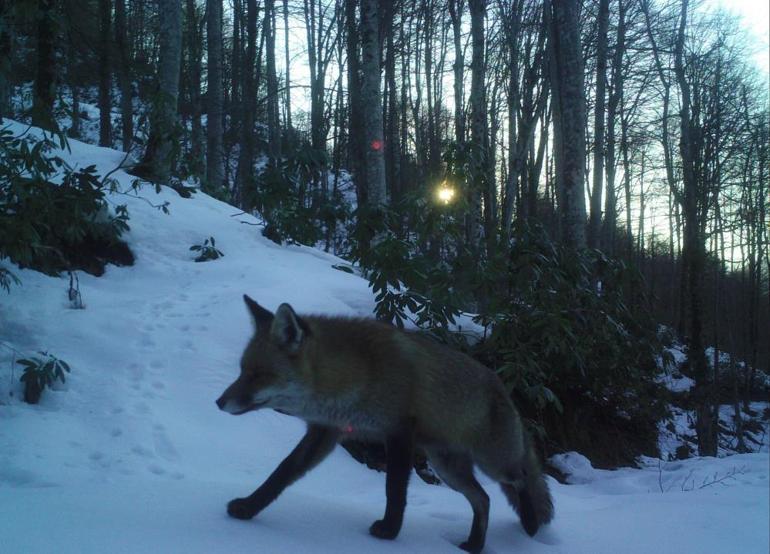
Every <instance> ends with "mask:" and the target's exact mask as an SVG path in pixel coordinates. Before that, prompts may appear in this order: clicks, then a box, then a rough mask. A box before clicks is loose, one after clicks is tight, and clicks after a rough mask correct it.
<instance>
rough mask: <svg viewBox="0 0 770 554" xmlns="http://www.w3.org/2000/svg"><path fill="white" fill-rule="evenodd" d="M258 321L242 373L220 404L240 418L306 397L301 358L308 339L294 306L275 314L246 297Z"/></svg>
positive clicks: (245, 351)
mask: <svg viewBox="0 0 770 554" xmlns="http://www.w3.org/2000/svg"><path fill="white" fill-rule="evenodd" d="M243 299H244V301H245V302H246V306H247V308H248V309H249V312H251V316H252V318H253V320H254V336H253V337H252V338H251V340H250V341H249V343H248V345H246V349H245V350H244V352H243V355H242V356H241V373H240V375H239V376H238V378H237V379H236V380H235V382H234V383H233V384H232V385H230V386H229V387H227V389H225V392H223V393H222V396H220V397H219V399H218V400H217V406H219V409H220V410H224V411H225V412H228V413H231V414H233V415H240V414H244V413H246V412H250V411H252V410H258V409H260V408H277V409H280V408H281V407H283V406H293V405H296V403H297V400H298V397H301V396H303V391H302V386H301V384H300V382H299V380H298V372H299V363H298V357H299V355H300V350H301V347H302V345H303V341H304V340H305V338H306V336H307V335H308V329H307V326H306V325H305V323H304V322H303V321H302V320H300V318H299V317H298V316H297V314H296V313H294V310H293V309H292V307H291V306H289V305H288V304H281V305H280V306H279V307H278V310H277V311H276V312H275V314H272V313H271V312H270V311H268V310H266V309H265V308H263V307H262V306H260V305H259V304H257V303H256V302H255V301H254V300H252V299H251V298H249V297H248V296H246V295H244V296H243Z"/></svg>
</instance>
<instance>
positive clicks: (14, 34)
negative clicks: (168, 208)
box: [0, 0, 770, 467]
mask: <svg viewBox="0 0 770 554" xmlns="http://www.w3.org/2000/svg"><path fill="white" fill-rule="evenodd" d="M757 48H765V49H766V45H765V46H761V45H759V46H757V42H756V41H755V38H754V37H752V36H751V35H750V34H749V33H748V31H747V30H746V29H745V27H744V26H743V24H742V23H741V21H740V19H739V18H738V17H736V16H734V15H732V14H730V13H729V12H726V11H723V10H721V9H716V8H714V7H713V6H711V5H710V4H708V3H706V2H697V1H691V0H582V1H580V0H543V1H540V0H467V1H466V0H414V1H411V2H407V1H406V0H392V1H388V2H379V1H377V0H302V1H300V0H283V1H275V0H226V1H223V0H206V1H202V0H184V1H182V0H129V1H126V0H87V1H81V0H77V1H76V0H0V121H2V120H4V119H11V120H15V121H19V122H23V123H26V124H29V125H33V126H35V127H40V128H43V129H46V130H48V131H50V134H49V135H48V137H49V138H47V139H45V140H42V141H40V142H35V141H32V142H30V143H28V144H27V143H24V140H22V141H21V142H19V139H18V138H16V137H13V136H11V134H9V133H6V132H5V131H0V166H2V175H0V178H1V179H0V262H2V261H3V260H5V259H7V260H10V262H12V263H13V264H16V265H17V266H19V267H22V268H24V267H32V268H35V269H39V270H41V271H44V272H46V273H50V274H59V273H61V272H66V273H68V274H69V275H70V281H71V282H72V276H73V275H76V274H77V272H78V271H86V272H89V271H90V272H92V273H93V272H96V273H98V272H99V271H103V268H102V269H99V268H98V267H97V268H96V269H94V268H93V263H92V262H89V261H88V260H85V259H84V258H86V257H88V256H87V255H86V254H83V250H84V249H85V250H88V249H89V248H90V249H91V250H97V251H99V252H101V250H103V249H104V245H103V244H102V242H105V241H106V242H107V243H109V244H113V243H114V242H115V241H116V240H117V239H118V237H120V235H121V234H122V233H124V232H125V231H126V230H127V228H128V227H129V226H130V225H131V214H130V213H129V212H126V211H125V209H123V210H120V209H118V210H117V212H116V213H115V214H113V215H112V216H110V218H109V221H108V224H107V225H106V228H105V226H100V225H99V224H98V223H99V222H98V221H97V220H96V219H95V218H93V217H91V216H92V214H93V213H95V212H97V211H98V210H99V209H100V207H101V206H102V202H101V195H102V194H103V193H104V192H103V191H105V190H106V189H107V188H109V179H108V177H109V176H108V175H107V176H105V175H97V174H95V173H94V171H93V170H91V171H90V172H89V171H88V168H86V169H85V170H79V171H77V172H75V171H73V172H70V173H68V179H69V180H68V181H67V183H68V184H69V185H70V186H69V189H70V192H67V191H66V190H65V191H64V192H61V193H56V192H54V191H52V189H51V188H50V187H49V186H48V185H47V181H48V178H47V176H50V174H51V172H53V171H54V170H55V168H58V167H59V165H57V161H56V159H54V158H51V157H50V156H48V155H47V151H48V148H49V147H50V145H51V144H52V143H58V142H61V143H62V144H65V143H66V141H67V140H68V139H77V140H82V141H86V142H94V143H98V145H99V146H104V147H109V148H114V149H118V150H121V151H123V152H124V153H125V157H124V159H123V161H122V163H121V166H120V167H121V168H122V169H126V170H127V171H128V172H129V173H131V174H132V175H134V176H135V177H136V179H137V183H138V182H150V183H152V184H154V185H155V186H157V187H158V190H160V187H161V186H168V187H171V188H173V189H174V190H176V191H177V193H178V194H179V195H180V196H182V197H187V196H190V195H195V194H198V191H200V192H202V193H205V194H207V195H210V196H213V197H214V198H217V199H219V200H222V201H224V202H227V203H229V204H231V205H233V206H235V207H237V208H238V209H239V210H241V211H242V212H243V213H247V214H253V215H256V216H257V217H258V219H259V220H260V221H261V223H260V226H259V228H257V227H255V228H254V233H258V232H260V230H261V233H262V234H263V235H264V236H265V237H268V238H269V239H271V240H273V241H275V242H276V243H279V244H302V245H309V246H315V247H318V248H321V249H323V250H325V251H326V252H329V253H332V254H334V255H337V256H339V257H341V258H344V259H345V260H346V261H347V263H346V264H342V265H340V266H339V269H340V270H342V271H347V272H357V273H360V274H361V275H363V276H364V277H365V278H366V279H367V280H368V281H369V285H370V287H371V289H372V291H373V292H374V294H375V295H376V308H375V313H374V315H375V316H376V317H377V318H379V319H382V320H385V321H389V322H392V323H393V324H395V325H399V326H405V325H406V326H410V327H419V328H422V329H423V330H425V331H426V332H430V333H432V334H433V335H435V336H436V337H437V338H438V339H439V340H442V341H445V342H448V343H450V344H452V345H453V346H454V347H456V348H460V349H464V350H466V351H468V352H471V353H472V354H473V355H474V356H475V357H477V358H478V359H480V360H482V361H483V362H484V363H485V364H486V365H487V366H489V367H490V368H492V369H494V370H495V371H497V372H498V374H499V375H500V376H501V377H502V378H503V380H504V382H505V384H506V385H507V386H508V387H509V391H510V393H511V394H512V395H513V397H514V399H515V400H516V403H517V405H520V406H521V409H522V411H523V412H524V414H525V415H526V418H527V423H528V425H529V426H530V428H531V429H532V430H533V432H534V433H535V434H536V436H538V438H539V442H540V443H541V444H542V445H543V449H544V450H545V452H547V453H553V452H561V451H564V450H565V449H569V450H579V451H581V452H584V453H586V454H587V455H588V454H589V453H590V455H589V457H590V458H591V459H592V461H594V462H595V463H596V464H598V465H599V466H601V467H614V466H617V465H621V464H631V463H633V461H634V460H635V459H636V457H637V456H639V455H640V454H647V455H656V454H657V453H658V451H657V438H658V428H657V427H656V425H657V422H658V421H660V420H661V418H662V417H663V414H664V412H665V410H666V409H667V407H666V406H667V403H668V402H671V398H670V396H671V393H670V391H667V390H665V387H663V385H662V384H661V382H660V379H659V377H660V375H661V373H666V372H668V373H671V372H673V373H675V374H677V375H684V376H687V377H689V378H691V379H692V380H693V382H694V386H693V387H692V389H691V390H689V391H687V392H686V394H684V395H680V397H679V398H678V399H677V402H679V403H680V405H681V406H683V407H685V408H686V409H687V410H690V411H691V413H692V414H693V424H694V431H695V440H694V441H693V442H692V444H689V445H685V447H684V449H683V450H682V451H681V452H678V455H681V456H682V457H688V456H690V455H694V454H698V455H701V456H715V455H716V454H717V452H718V449H719V447H720V444H721V442H720V441H723V440H725V437H726V436H728V435H729V440H730V441H731V442H732V443H734V444H733V447H734V449H735V450H737V451H750V450H752V449H753V448H752V444H750V443H747V442H745V440H744V434H743V430H742V427H741V425H742V420H743V419H744V418H750V417H751V413H752V412H751V409H750V404H751V402H752V401H754V400H762V399H766V394H767V387H768V380H767V372H768V370H769V369H770V340H768V339H770V335H769V333H768V329H770V279H769V278H768V277H769V276H770V249H769V248H768V246H769V245H768V238H769V237H768V233H769V232H770V227H768V219H767V212H768V207H770V178H769V176H768V172H769V171H770V103H769V100H770V98H769V97H768V68H767V67H759V66H758V65H757V63H756V62H755V61H754V58H753V53H754V52H755V51H756V50H757ZM0 128H2V124H0ZM22 143H24V144H23V146H20V145H21V144H22ZM143 194H145V195H146V197H147V199H148V201H150V202H154V200H153V196H152V194H150V193H146V192H145V193H143ZM161 207H162V206H161ZM158 239H159V240H162V239H163V238H162V237H159V238H158ZM213 240H214V237H212V242H211V244H210V246H211V249H213V250H216V248H214V242H213ZM202 248H203V249H206V248H208V246H204V247H202ZM209 252H211V250H210V251H209ZM112 255H113V256H117V257H118V259H119V260H123V262H125V263H130V261H131V259H132V258H133V257H132V255H131V253H130V252H128V253H126V252H124V251H122V250H120V249H118V251H117V253H113V254H112ZM99 256H102V254H98V255H97V257H99ZM105 256H106V255H105ZM102 257H104V256H102ZM106 257H109V256H106ZM215 257H216V256H215ZM96 265H97V266H98V264H96ZM13 271H14V270H13V267H10V268H8V267H4V266H2V265H0V284H2V285H3V287H4V288H6V289H8V290H9V291H10V292H9V294H10V295H11V297H12V296H13V294H14V289H15V287H16V286H18V283H17V281H18V279H17V278H16V277H15V276H14V273H13ZM265 271H269V268H266V269H265ZM22 280H23V279H22ZM463 314H473V316H474V325H472V326H470V327H469V325H465V326H464V327H463V326H462V325H460V324H459V323H458V322H459V321H460V318H461V316H462V315H463ZM473 329H480V331H474V330H473ZM673 345H678V348H680V350H681V352H683V353H684V356H683V357H682V358H681V359H674V357H672V356H671V348H672V346H673ZM720 405H730V406H731V409H732V411H733V413H732V415H733V418H734V425H735V428H734V429H733V430H731V431H728V430H726V429H724V427H723V426H722V425H720V423H719V407H720ZM619 414H620V415H619ZM351 449H352V450H355V447H351ZM359 455H361V454H360V452H359ZM363 456H364V457H366V455H365V454H364V455H363Z"/></svg>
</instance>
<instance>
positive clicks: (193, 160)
mask: <svg viewBox="0 0 770 554" xmlns="http://www.w3.org/2000/svg"><path fill="white" fill-rule="evenodd" d="M199 25H200V18H199V17H198V8H197V5H196V1H195V0H187V48H188V52H187V54H188V57H187V71H188V77H189V81H188V84H189V94H188V96H189V100H190V119H191V120H192V122H191V125H190V128H191V135H190V142H191V144H190V169H191V172H192V174H193V175H196V176H198V177H199V178H200V177H202V174H203V171H204V161H203V127H202V125H201V64H202V58H203V44H202V40H203V37H202V36H201V33H200V30H199V29H200V27H199Z"/></svg>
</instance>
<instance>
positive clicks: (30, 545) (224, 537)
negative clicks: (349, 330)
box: [0, 141, 768, 554]
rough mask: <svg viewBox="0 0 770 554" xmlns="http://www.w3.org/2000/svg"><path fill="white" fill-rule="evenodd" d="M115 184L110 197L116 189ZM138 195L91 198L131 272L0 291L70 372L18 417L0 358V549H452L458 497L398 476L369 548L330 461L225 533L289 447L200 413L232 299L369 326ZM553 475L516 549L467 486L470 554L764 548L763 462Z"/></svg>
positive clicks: (349, 296)
mask: <svg viewBox="0 0 770 554" xmlns="http://www.w3.org/2000/svg"><path fill="white" fill-rule="evenodd" d="M65 157H66V158H67V159H68V160H69V161H70V163H72V164H75V165H77V164H79V165H82V166H85V165H90V164H91V163H96V164H97V167H98V168H99V171H100V172H101V173H105V172H106V171H109V170H111V169H113V168H114V167H115V166H116V165H117V164H118V163H119V162H120V160H121V159H122V155H121V154H120V153H119V152H115V151H112V150H108V149H102V148H97V147H93V146H89V145H85V144H81V143H78V142H75V141H72V152H71V153H66V154H65ZM115 177H116V179H117V180H118V181H119V182H120V184H121V185H122V186H123V187H125V189H126V190H127V189H128V187H129V184H130V181H131V178H130V177H129V176H128V175H126V174H125V173H123V172H121V171H118V172H117V173H116V174H115ZM142 195H143V196H144V197H145V198H146V199H149V200H150V201H151V202H153V203H156V204H157V203H160V202H163V201H168V202H169V203H170V205H169V209H170V212H171V213H170V215H164V214H162V213H160V212H159V211H157V210H155V209H153V208H152V207H150V206H149V205H148V203H147V202H146V201H145V200H142V199H138V198H133V197H131V196H126V195H114V196H113V197H112V198H111V200H112V201H114V203H116V204H122V203H127V204H128V208H129V213H130V216H131V219H130V221H129V224H130V226H131V232H130V233H129V235H128V236H127V241H128V242H129V244H130V246H131V248H132V250H133V251H134V253H135V255H136V258H137V261H136V264H135V265H134V266H133V267H127V268H116V267H112V266H111V267H108V269H107V272H106V274H105V275H104V276H103V277H101V278H94V277H91V276H89V275H85V274H83V275H81V276H80V286H81V292H82V296H83V301H84V302H85V304H86V309H85V310H72V309H70V308H69V307H68V302H67V297H66V290H67V281H66V280H65V279H64V278H58V279H57V278H51V277H46V276H43V275H41V274H38V273H36V272H33V271H29V270H19V269H18V268H11V269H12V270H13V271H14V273H16V275H17V276H18V277H19V278H20V279H21V280H22V282H23V285H22V286H21V287H15V288H13V289H12V292H11V294H10V295H5V294H4V293H2V295H0V341H2V342H3V343H5V344H6V345H10V346H12V347H13V348H15V349H16V350H18V351H19V352H21V353H23V354H24V355H28V354H33V353H34V352H35V351H37V350H49V351H51V352H52V353H54V354H56V355H57V356H59V357H61V358H63V359H64V360H66V361H67V362H69V364H70V365H71V366H72V373H71V375H69V376H68V379H67V383H66V384H65V385H62V386H58V387H57V390H55V391H46V392H45V393H44V395H43V399H42V401H41V404H40V405H38V406H29V405H27V404H24V403H22V402H21V401H20V397H21V394H20V392H21V389H20V387H19V386H18V384H17V380H18V375H19V374H18V369H16V370H15V373H14V374H12V372H11V368H12V360H13V357H14V356H18V355H17V354H14V353H12V352H11V351H10V350H9V349H8V348H4V347H0V552H3V553H5V552H8V553H38V552H39V553H103V552H132V553H134V552H136V553H145V552H186V553H210V552H244V553H246V552H265V553H293V552H343V553H354V552H356V553H357V552H364V551H365V552H370V553H379V552H382V553H385V552H387V553H391V552H392V553H397V552H420V553H423V552H427V553H431V552H436V553H439V552H450V553H451V552H460V551H459V550H457V549H456V548H455V546H454V545H456V544H458V543H460V542H461V541H462V540H464V539H465V537H466V535H467V531H468V529H469V527H470V521H471V514H470V509H469V507H468V506H467V504H466V502H465V500H464V499H463V498H462V497H461V496H460V495H459V494H457V493H455V492H453V491H451V490H449V489H447V488H446V487H436V486H429V485H426V484H425V483H423V482H421V481H420V480H419V479H417V478H414V479H413V480H412V483H411V487H410V490H409V506H408V508H407V513H406V520H405V524H404V528H403V530H402V532H401V534H400V536H399V537H398V539H397V540H396V541H394V542H383V541H379V540H377V539H374V538H372V537H370V536H369V535H368V533H367V529H368V526H369V524H370V523H371V522H372V521H373V520H375V519H377V518H379V517H381V515H382V512H383V510H384V498H385V493H384V475H383V474H378V473H375V472H372V471H370V470H367V469H366V468H364V467H363V466H361V465H359V464H358V463H356V462H355V461H353V460H352V459H351V458H350V457H349V456H348V455H347V454H346V453H345V452H344V451H343V450H342V449H340V448H338V449H337V450H336V451H335V452H334V453H333V454H332V456H330V458H329V459H328V460H327V461H325V462H324V463H323V464H322V465H321V466H320V467H319V468H317V469H316V470H314V471H313V472H312V473H311V474H309V475H308V476H307V477H305V478H304V479H303V480H301V481H300V482H298V483H297V484H295V485H294V486H293V487H291V488H289V489H288V490H287V491H286V492H285V493H284V495H283V496H282V497H281V498H280V499H278V500H277V501H276V502H275V503H274V504H273V505H272V506H270V507H269V508H268V509H267V510H265V511H264V512H263V513H262V514H260V515H259V516H258V517H257V518H255V519H254V520H253V521H249V522H243V521H237V520H234V519H231V518H228V517H227V515H226V513H225V504H226V502H227V501H228V500H229V499H231V498H233V497H235V496H242V495H244V494H246V493H248V492H251V490H253V488H255V487H256V486H257V485H258V484H260V483H261V481H262V480H263V479H264V478H265V477H266V476H267V475H268V473H269V472H270V471H272V470H273V469H274V468H275V466H276V465H277V464H278V463H279V462H280V460H281V459H282V458H283V457H284V456H285V455H286V454H287V453H288V452H289V451H290V450H291V448H292V447H293V445H294V444H295V443H296V441H297V440H298V439H299V437H300V436H301V434H302V432H303V425H302V423H301V422H299V421H297V420H294V419H292V418H290V417H286V416H282V415H279V414H277V413H274V412H259V413H250V414H247V415H244V416H241V417H233V416H230V415H227V414H225V413H223V412H220V411H219V410H218V409H217V408H216V406H215V404H214V400H215V399H216V398H217V396H218V395H219V394H220V393H221V391H222V390H223V388H224V387H225V386H226V385H227V384H229V382H230V381H231V380H232V379H233V378H234V377H235V375H236V373H237V368H238V359H239V356H240V354H241V350H242V348H243V346H244V344H245V341H246V340H247V338H248V336H249V334H250V332H251V328H250V322H249V319H248V315H247V312H246V310H245V308H244V306H243V302H242V300H241V295H242V294H243V293H248V294H249V295H251V296H252V297H254V298H255V299H257V300H258V301H259V302H260V303H262V304H264V305H265V306H267V307H269V308H275V307H277V305H278V304H279V303H281V302H284V301H288V302H290V303H292V304H293V305H294V306H295V307H296V308H297V310H298V311H300V312H324V313H337V314H355V315H367V314H369V313H371V310H372V307H373V299H372V296H371V293H370V291H369V290H368V288H367V285H366V282H365V281H364V280H362V279H360V278H359V277H356V276H353V275H349V274H347V273H344V272H340V271H337V270H335V269H333V268H332V267H331V265H332V264H334V263H339V262H340V261H339V260H338V259H336V258H333V257H331V256H329V255H326V254H324V253H322V252H320V251H317V250H314V249H310V248H304V247H279V246H277V245H275V244H273V243H272V242H270V241H268V240H267V239H264V238H263V237H262V236H261V235H260V233H259V232H258V228H256V227H254V226H253V225H247V224H244V223H242V222H246V223H255V220H254V219H253V218H251V217H249V216H245V215H236V214H238V213H239V210H237V209H236V208H233V207H232V206H229V205H226V204H224V203H222V202H219V201H216V200H214V199H212V198H210V197H207V196H205V195H203V194H197V195H195V197H194V198H193V199H190V200H184V199H181V198H179V197H178V196H177V195H176V193H175V192H173V191H170V190H167V189H164V191H163V192H162V193H161V194H160V195H157V196H156V195H155V193H154V192H153V191H152V190H151V189H147V190H143V191H142ZM209 236H214V237H215V238H216V241H217V246H218V247H219V248H220V249H221V250H222V251H223V252H224V253H225V256H224V258H221V259H219V260H216V261H213V262H208V263H194V262H193V261H192V259H193V255H192V253H191V252H189V250H188V249H189V247H190V246H191V245H192V244H196V243H202V242H203V240H204V239H205V238H208V237H209ZM11 394H12V396H11ZM576 460H577V461H576ZM571 463H572V464H573V466H574V468H573V470H574V471H573V473H574V474H575V475H576V477H575V479H574V481H575V482H579V483H581V484H575V485H559V484H558V483H556V482H555V481H554V480H551V481H550V482H551V487H552V490H553V494H554V499H555V505H556V519H555V521H554V522H553V524H551V525H550V526H549V527H547V528H545V529H543V530H541V531H540V533H538V535H537V536H536V537H534V538H529V537H528V536H526V534H525V533H524V531H523V529H522V528H521V526H520V525H519V523H518V521H517V519H516V516H515V515H514V514H513V513H512V511H511V509H510V508H509V507H508V506H507V504H506V503H505V500H504V498H503V496H502V494H501V493H500V492H499V491H498V490H497V488H495V487H492V486H490V484H489V483H488V482H487V481H484V483H485V484H486V485H487V490H488V492H489V493H490V496H491V498H492V510H491V518H490V526H489V534H488V540H487V548H486V550H485V551H486V552H490V553H491V552H498V553H502V552H532V553H541V552H542V553H582V552H585V553H593V552H598V553H601V552H607V553H610V552H612V553H616V552H624V553H635V552H638V553H649V552H655V553H656V554H659V553H664V552H676V553H681V552H744V553H753V552H757V553H766V552H767V551H768V453H767V449H764V451H763V452H762V453H759V454H747V455H741V456H732V457H729V458H723V459H694V460H687V461H684V462H676V463H671V462H669V463H663V464H661V465H658V463H657V461H648V463H647V465H646V466H645V467H644V468H643V469H640V470H632V469H624V470H619V471H614V472H606V471H598V470H592V469H591V468H590V466H586V464H585V463H584V462H583V463H581V462H580V460H579V458H577V457H575V458H574V459H573V460H572V462H571ZM715 477H716V479H717V480H720V481H719V482H716V483H713V484H709V482H710V481H713V480H714V478H715ZM704 485H705V486H704ZM702 486H703V488H701V487H702ZM661 491H662V492H661Z"/></svg>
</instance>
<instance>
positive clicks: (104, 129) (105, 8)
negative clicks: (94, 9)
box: [99, 0, 112, 147]
mask: <svg viewBox="0 0 770 554" xmlns="http://www.w3.org/2000/svg"><path fill="white" fill-rule="evenodd" d="M111 4H112V2H111V1H110V0H99V146H107V147H109V146H111V145H112V117H111V111H112V94H111V92H112V91H111V90H110V89H111V88H112V78H111V77H112V67H111V66H110V59H111V56H110V48H111V46H112V32H111V27H112V13H111V12H112V5H111Z"/></svg>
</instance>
